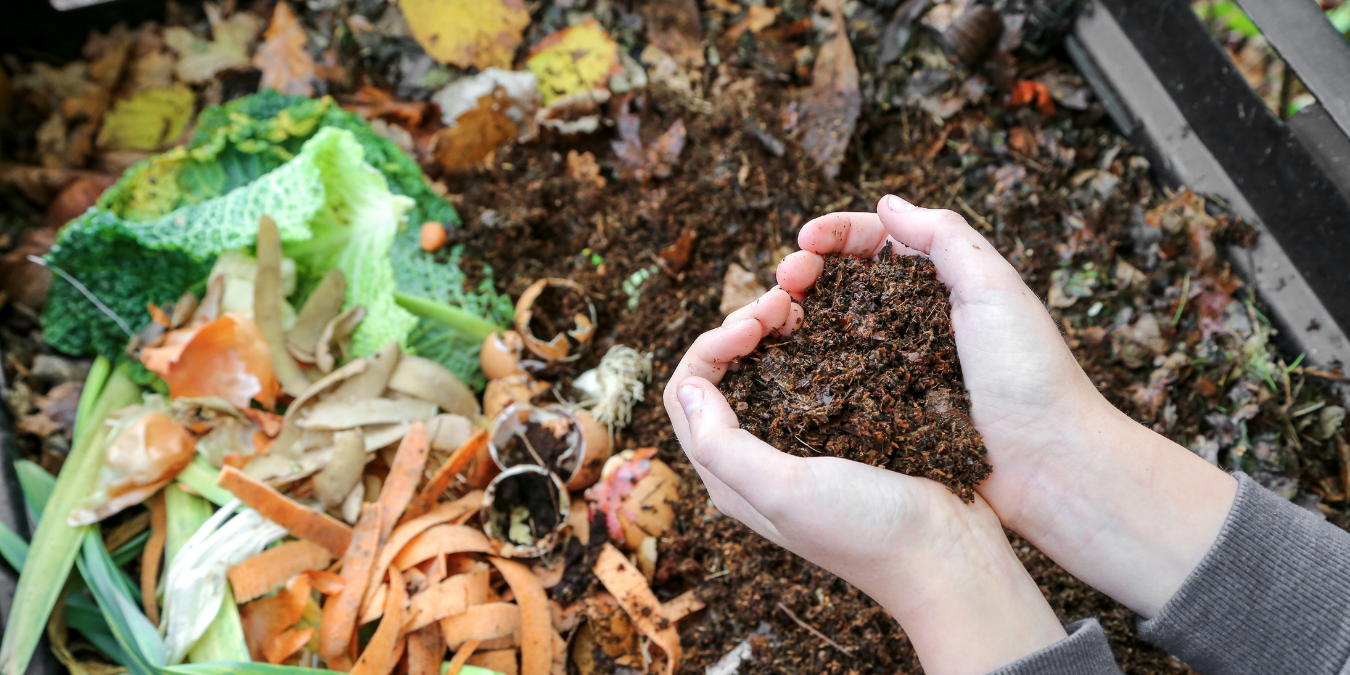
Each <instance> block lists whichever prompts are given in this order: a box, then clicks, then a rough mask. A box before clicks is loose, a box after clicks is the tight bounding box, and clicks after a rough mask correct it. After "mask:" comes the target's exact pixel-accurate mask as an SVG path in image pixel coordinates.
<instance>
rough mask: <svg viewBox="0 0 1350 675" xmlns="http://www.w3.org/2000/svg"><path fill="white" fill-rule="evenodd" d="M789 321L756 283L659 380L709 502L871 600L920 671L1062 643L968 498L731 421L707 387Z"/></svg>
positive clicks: (790, 312)
mask: <svg viewBox="0 0 1350 675" xmlns="http://www.w3.org/2000/svg"><path fill="white" fill-rule="evenodd" d="M801 318H802V312H801V307H800V306H798V305H796V304H795V303H793V302H792V301H791V298H790V297H789V295H788V293H786V292H785V291H783V290H782V289H778V288H775V289H773V290H771V291H769V292H768V293H766V294H765V295H764V296H762V297H761V298H760V299H759V300H757V301H755V302H754V303H752V304H750V305H748V306H746V307H744V308H742V309H740V310H737V311H736V312H733V313H732V314H731V315H730V316H728V317H727V319H726V321H725V323H724V324H723V326H722V327H721V328H717V329H714V330H712V331H709V332H708V333H705V334H703V335H702V336H700V337H699V338H698V340H697V341H695V343H694V345H693V346H692V347H690V349H689V351H688V352H687V353H686V354H685V357H684V359H683V360H682V361H681V362H680V365H679V367H678V368H677V369H676V371H675V373H674V375H673V376H672V377H671V380H670V383H669V384H668V385H667V386H666V390H665V404H666V410H667V412H668V413H669V414H670V418H671V422H672V424H673V425H674V427H675V432H676V435H677V436H678V437H679V439H680V444H681V446H683V448H684V450H685V453H686V454H687V455H688V457H689V459H690V462H691V463H692V464H693V466H694V469H695V470H696V471H697V472H698V473H699V476H700V477H701V478H702V479H703V481H704V484H705V485H707V488H708V492H709V494H710V495H711V496H712V499H713V503H714V504H715V505H716V506H717V508H718V509H719V510H721V511H722V512H723V513H725V514H726V515H729V516H731V517H733V518H736V519H737V520H739V521H741V522H742V523H745V524H746V525H748V526H749V527H750V528H751V529H753V530H755V531H756V532H758V533H759V534H761V535H763V536H764V537H766V538H768V539H770V540H771V541H773V542H775V543H777V544H779V545H781V546H783V547H785V548H787V549H789V550H791V551H793V552H794V553H796V554H798V555H800V556H802V557H804V558H806V559H807V560H810V561H812V562H814V563H816V564H818V565H821V566H822V567H824V568H826V569H828V570H830V571H831V572H833V573H835V574H837V575H839V576H840V577H842V578H843V579H845V580H846V581H848V582H850V583H852V584H853V585H854V586H856V587H858V588H859V589H860V590H862V591H863V592H865V593H867V594H868V595H870V596H871V597H873V598H874V599H876V600H877V601H878V602H880V603H881V604H882V606H883V607H885V608H886V609H887V611H889V612H890V613H891V614H892V615H893V616H895V617H896V619H897V620H898V621H899V622H900V624H901V626H903V627H904V629H905V631H906V634H907V635H908V636H909V637H910V639H911V641H912V642H913V644H914V646H915V649H916V651H917V652H918V654H919V657H920V660H921V661H922V662H923V664H924V670H925V672H928V673H932V674H938V673H985V672H989V671H991V670H994V669H996V668H998V667H999V666H1002V665H1004V664H1006V663H1010V662H1012V661H1014V660H1016V659H1018V658H1021V657H1022V656H1026V655H1028V654H1031V653H1033V652H1035V651H1037V650H1039V649H1041V648H1043V647H1046V646H1049V645H1050V644H1052V643H1054V642H1056V641H1058V640H1060V639H1062V638H1063V637H1064V635H1065V634H1064V629H1063V627H1062V626H1061V625H1060V624H1059V621H1058V620H1057V619H1056V618H1055V616H1054V613H1053V612H1052V611H1051V610H1050V607H1049V605H1047V604H1046V602H1045V600H1044V598H1043V597H1042V596H1041V594H1040V591H1039V589H1038V588H1037V586H1036V584H1035V583H1034V582H1033V581H1032V579H1031V578H1030V576H1028V575H1027V573H1026V571H1025V570H1024V569H1023V568H1022V566H1021V563H1020V562H1019V561H1018V560H1017V557H1016V555H1015V554H1014V553H1013V551H1012V549H1011V547H1010V546H1009V545H1008V541H1007V538H1006V537H1005V536H1004V534H1003V530H1002V526H1001V525H1000V524H999V521H998V518H997V517H996V516H995V515H994V513H993V512H992V511H991V510H990V509H989V507H988V505H987V504H985V503H984V501H983V500H982V499H980V498H979V497H977V498H976V501H975V503H974V504H963V503H961V501H960V499H958V498H957V497H956V496H954V495H952V494H951V493H950V492H948V491H947V489H946V488H944V487H943V486H941V485H940V484H938V483H936V482H933V481H930V480H927V479H923V478H914V477H910V476H904V475H901V474H897V473H892V472H889V471H884V470H882V469H877V468H874V467H870V466H866V465H863V464H859V463H856V462H851V461H847V460H844V459H840V458H834V457H812V458H801V457H794V456H791V455H787V454H784V453H781V452H779V451H778V450H776V449H774V448H772V447H770V446H769V445H768V444H766V443H764V442H763V441H760V440H759V439H757V438H755V437H754V436H752V435H750V434H749V433H748V432H746V431H744V430H742V429H740V428H739V426H738V425H737V422H736V416H735V413H734V412H733V411H732V409H731V407H730V406H729V405H728V404H727V402H726V399H725V398H723V396H722V395H721V393H719V392H718V390H717V388H716V387H715V384H716V383H717V382H720V380H721V378H722V376H723V375H724V374H725V373H726V369H727V364H728V363H729V362H730V361H732V360H734V359H735V358H737V357H739V356H744V355H745V354H748V353H750V352H751V351H752V350H753V349H754V348H755V346H756V345H758V343H759V341H760V340H761V339H762V338H764V337H766V336H769V335H771V334H778V335H785V334H787V333H790V332H791V330H792V329H793V328H795V327H796V326H798V325H800V322H801ZM970 635H979V636H980V639H979V640H978V641H977V642H978V646H973V645H972V644H971V641H970V640H969V639H968V636H970Z"/></svg>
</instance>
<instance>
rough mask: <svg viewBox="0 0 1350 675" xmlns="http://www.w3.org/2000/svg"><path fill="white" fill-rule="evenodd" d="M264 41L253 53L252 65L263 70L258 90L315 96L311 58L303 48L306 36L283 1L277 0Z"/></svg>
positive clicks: (307, 38)
mask: <svg viewBox="0 0 1350 675" xmlns="http://www.w3.org/2000/svg"><path fill="white" fill-rule="evenodd" d="M263 38H264V39H263V43H262V44H260V45H258V51H257V53H255V54H254V55H253V66H254V67H255V68H257V69H258V70H261V71H262V81H261V82H259V83H258V87H259V88H260V89H269V88H270V89H275V90H277V91H279V92H281V93H283V94H296V95H300V96H313V95H314V79H315V69H314V57H312V56H310V55H309V52H307V51H305V43H306V42H308V41H309V36H307V35H305V29H304V28H302V27H301V26H300V22H299V21H297V20H296V19H295V12H293V11H291V6H290V5H289V4H287V3H286V2H278V3H277V8H276V9H275V10H273V12H272V23H270V24H268V26H267V32H266V33H264V34H263Z"/></svg>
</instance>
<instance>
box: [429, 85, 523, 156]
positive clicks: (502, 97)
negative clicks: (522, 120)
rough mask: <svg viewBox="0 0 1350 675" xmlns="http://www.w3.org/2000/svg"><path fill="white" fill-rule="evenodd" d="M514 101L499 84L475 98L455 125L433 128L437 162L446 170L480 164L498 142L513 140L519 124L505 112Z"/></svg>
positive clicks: (518, 132)
mask: <svg viewBox="0 0 1350 675" xmlns="http://www.w3.org/2000/svg"><path fill="white" fill-rule="evenodd" d="M512 106H513V101H512V100H511V98H510V97H509V96H507V94H506V90H505V89H502V88H500V87H498V88H496V89H494V90H492V92H491V93H488V94H485V95H484V96H483V97H482V98H480V99H479V100H478V107H476V108H473V109H472V110H469V111H468V112H465V113H464V114H462V115H460V116H459V118H458V120H456V123H455V125H454V126H448V127H445V128H443V129H441V130H440V131H438V132H436V136H435V139H434V141H433V147H434V150H433V152H434V154H435V157H436V163H437V164H439V165H440V167H441V168H442V169H444V170H445V171H446V172H447V173H458V172H461V171H467V170H469V169H472V168H474V167H476V166H478V165H480V164H482V163H483V161H484V160H485V159H486V158H487V157H488V156H489V155H490V154H492V152H493V151H494V150H496V149H497V146H498V145H501V144H502V143H506V142H508V141H513V140H515V139H516V138H517V137H518V136H519V135H520V127H519V126H518V125H517V124H516V122H514V121H512V120H511V118H510V117H509V116H508V115H507V111H508V110H510V109H511V107H512Z"/></svg>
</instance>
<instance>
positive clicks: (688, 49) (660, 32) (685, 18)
mask: <svg viewBox="0 0 1350 675" xmlns="http://www.w3.org/2000/svg"><path fill="white" fill-rule="evenodd" d="M638 9H639V11H640V12H641V13H642V17H643V19H644V22H645V23H646V25H647V38H648V39H649V40H651V43H652V45H654V46H656V47H657V48H659V49H660V50H661V51H663V52H665V53H667V54H669V55H671V56H672V57H674V58H675V59H676V60H677V61H678V62H679V63H680V64H681V65H684V66H686V67H689V68H702V67H703V65H704V58H703V25H702V22H701V20H700V18H699V14H698V3H697V2H696V1H695V0H673V1H667V2H644V3H641V4H639V5H638ZM757 9H759V10H762V9H765V8H763V7H751V8H750V11H751V12H752V13H753V12H754V11H755V10H757ZM770 11H771V14H772V15H775V16H776V15H777V10H770ZM770 23H772V21H770Z"/></svg>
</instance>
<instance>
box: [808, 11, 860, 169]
mask: <svg viewBox="0 0 1350 675" xmlns="http://www.w3.org/2000/svg"><path fill="white" fill-rule="evenodd" d="M822 4H823V5H825V9H826V10H827V12H828V13H829V14H830V25H831V36H830V38H829V39H828V40H826V41H825V43H824V44H822V45H821V46H820V53H819V55H818V56H816V64H815V69H814V70H813V71H812V72H811V88H810V89H809V90H808V91H807V93H806V95H805V97H803V98H802V101H801V113H800V114H801V119H800V121H799V125H800V126H801V127H802V128H803V129H804V133H803V135H802V147H803V148H804V149H805V150H806V154H807V155H808V156H809V157H811V159H813V160H815V162H816V164H817V165H819V166H820V169H821V172H822V173H824V174H825V176H826V177H827V178H834V177H835V176H838V175H839V165H840V164H842V163H843V161H844V152H845V151H846V150H848V142H849V138H850V137H851V136H853V127H854V125H855V124H857V122H858V114H859V113H860V112H861V110H862V94H861V93H859V91H858V64H857V62H856V61H854V59H853V47H852V46H851V45H849V42H848V33H847V31H845V30H844V12H843V10H842V9H841V8H840V0H827V1H826V2H824V3H822Z"/></svg>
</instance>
